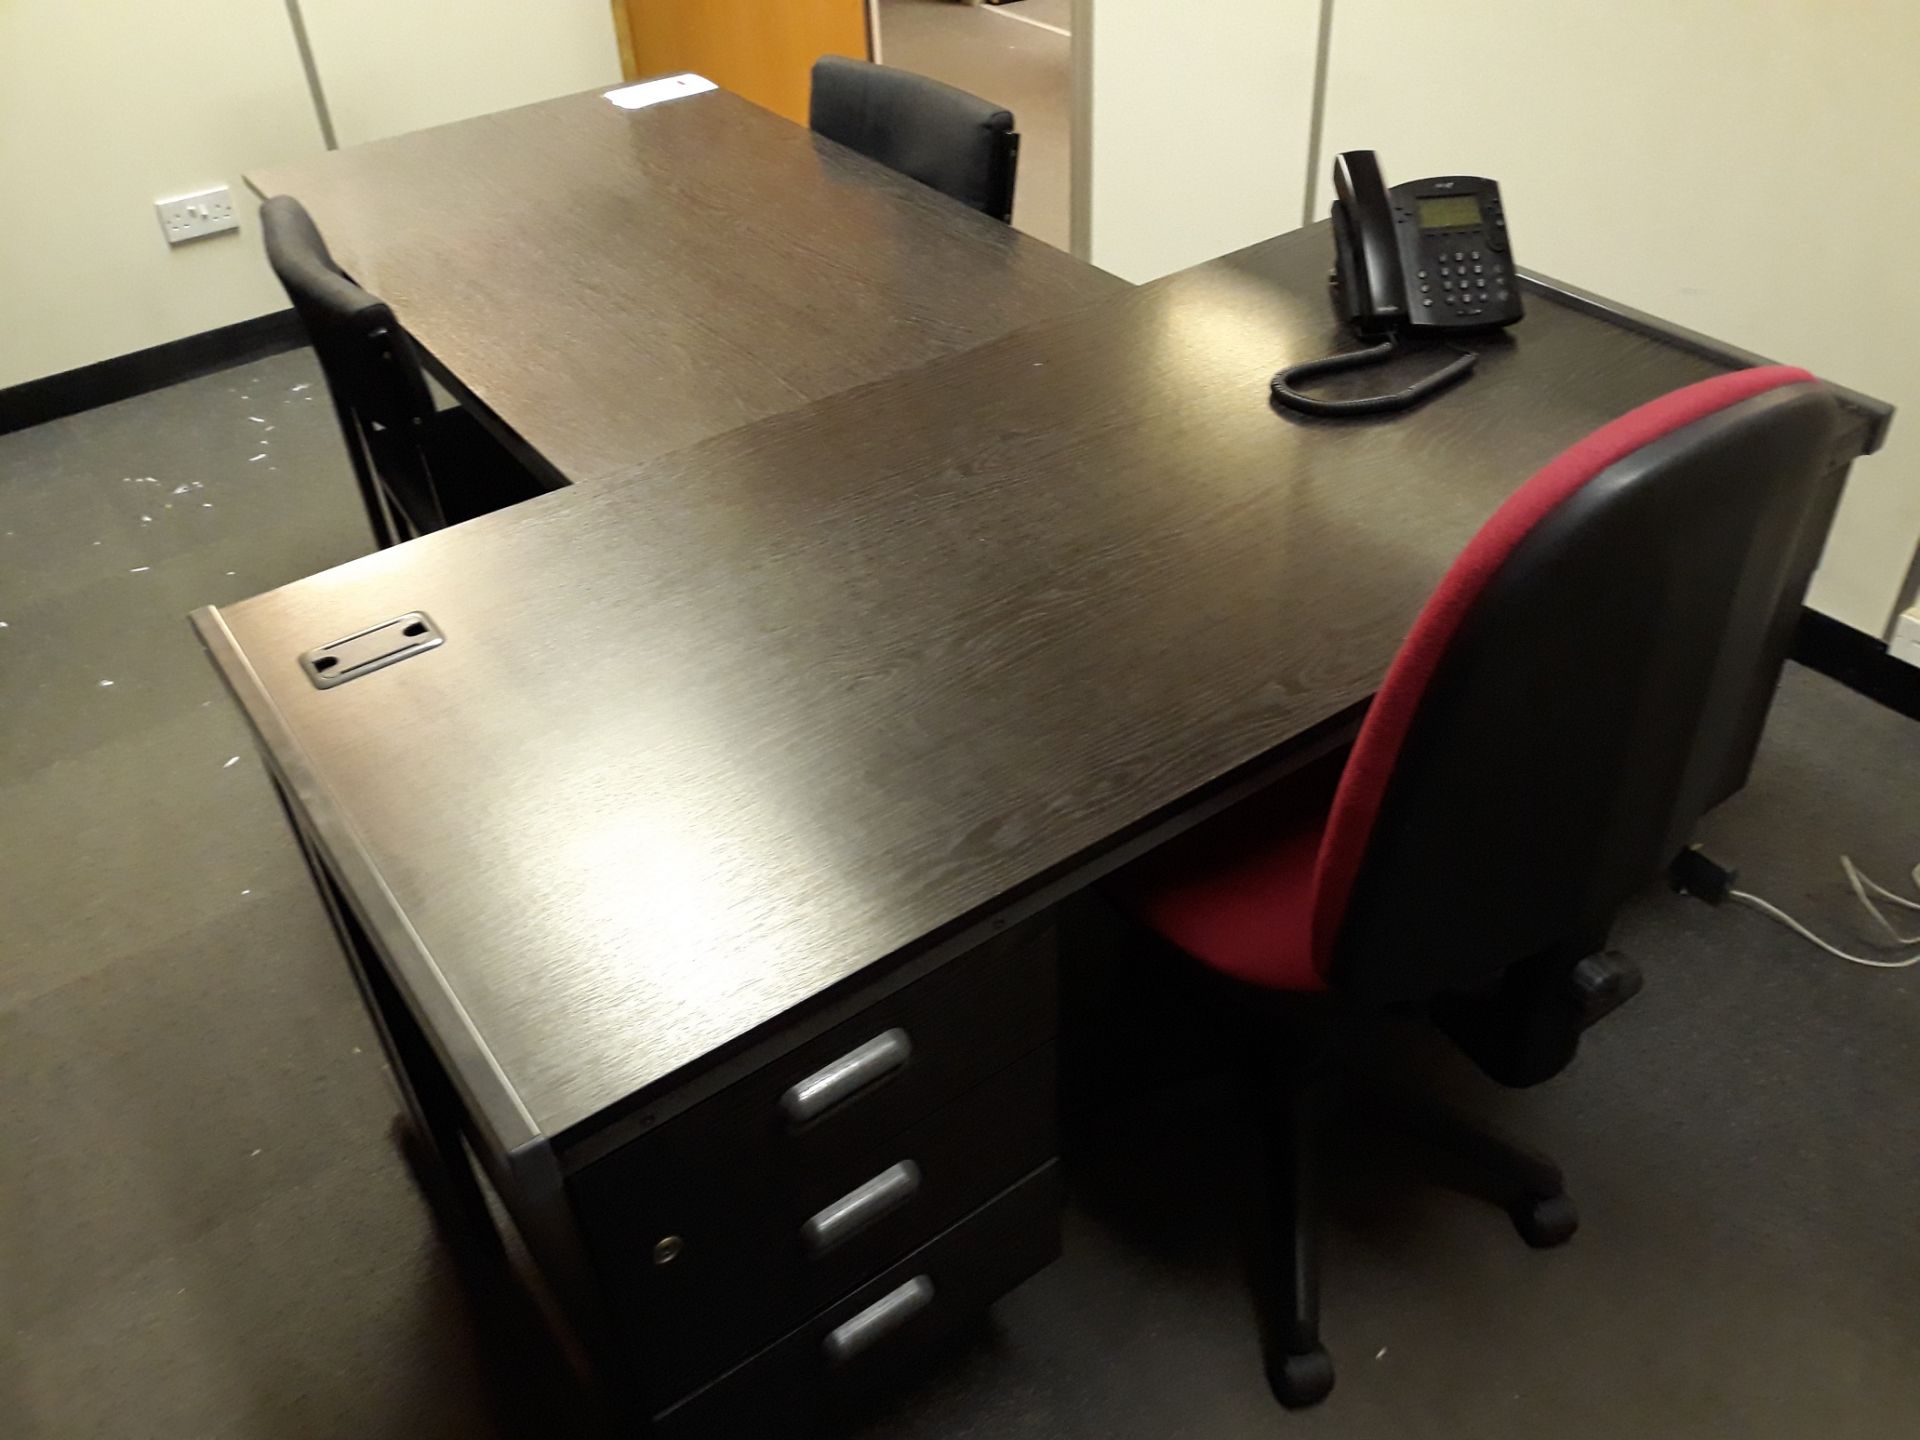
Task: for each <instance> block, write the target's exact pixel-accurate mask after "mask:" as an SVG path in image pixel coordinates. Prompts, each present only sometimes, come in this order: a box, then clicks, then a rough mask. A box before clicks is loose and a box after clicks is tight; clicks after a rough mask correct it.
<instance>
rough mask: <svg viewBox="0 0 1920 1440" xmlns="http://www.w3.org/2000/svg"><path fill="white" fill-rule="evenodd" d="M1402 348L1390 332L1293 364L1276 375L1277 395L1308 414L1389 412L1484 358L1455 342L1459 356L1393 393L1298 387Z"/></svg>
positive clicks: (1371, 362) (1460, 377) (1373, 361)
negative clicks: (1326, 392) (1333, 392)
mask: <svg viewBox="0 0 1920 1440" xmlns="http://www.w3.org/2000/svg"><path fill="white" fill-rule="evenodd" d="M1400 349H1401V343H1400V338H1399V337H1398V336H1388V337H1387V338H1386V339H1385V340H1382V341H1381V342H1380V343H1379V344H1378V345H1369V346H1367V348H1366V349H1364V350H1348V351H1344V352H1343V353H1341V354H1339V355H1328V356H1326V357H1325V358H1324V359H1321V360H1304V361H1302V362H1301V363H1300V364H1298V365H1289V366H1288V367H1287V368H1286V369H1284V370H1282V371H1280V372H1279V373H1278V374H1276V375H1275V376H1274V377H1273V382H1272V385H1273V398H1274V399H1275V400H1276V401H1278V402H1279V403H1280V404H1282V405H1285V406H1286V407H1287V408H1288V409H1289V410H1298V411H1300V412H1301V413H1302V414H1305V415H1331V416H1344V415H1385V414H1389V413H1391V412H1393V411H1395V410H1405V409H1407V408H1408V407H1409V406H1412V405H1418V404H1419V403H1420V402H1421V401H1422V400H1424V399H1426V398H1427V397H1428V396H1429V395H1432V394H1433V393H1434V392H1435V391H1438V390H1443V389H1445V388H1446V387H1447V386H1449V385H1451V384H1453V383H1454V381H1456V380H1464V379H1465V378H1466V377H1467V375H1468V373H1469V372H1470V371H1472V369H1473V367H1474V366H1475V365H1476V364H1477V363H1478V362H1479V360H1480V357H1479V355H1477V354H1476V353H1474V352H1473V351H1471V350H1462V349H1461V348H1460V347H1459V346H1458V345H1455V346H1453V347H1452V349H1453V350H1454V351H1455V352H1456V354H1457V355H1458V356H1459V358H1458V359H1457V360H1454V361H1453V362H1451V363H1450V364H1448V365H1445V366H1443V367H1442V368H1440V369H1438V370H1436V371H1434V372H1433V374H1431V375H1427V376H1424V377H1422V378H1421V379H1419V380H1416V381H1414V382H1413V384H1411V385H1409V386H1407V388H1406V389H1404V390H1395V391H1394V392H1393V393H1392V394H1389V395H1364V396H1361V397H1360V398H1359V399H1357V400H1323V399H1321V398H1320V397H1318V396H1315V395H1303V394H1302V393H1301V392H1300V391H1299V390H1298V389H1296V388H1295V387H1296V386H1298V385H1299V384H1300V383H1301V382H1302V381H1306V380H1313V379H1317V378H1318V377H1320V376H1322V375H1333V374H1337V373H1339V372H1340V371H1342V370H1358V369H1361V368H1362V367H1364V366H1367V365H1375V364H1378V363H1380V362H1381V361H1384V360H1388V359H1391V358H1392V357H1393V356H1394V355H1395V354H1397V353H1399V351H1400Z"/></svg>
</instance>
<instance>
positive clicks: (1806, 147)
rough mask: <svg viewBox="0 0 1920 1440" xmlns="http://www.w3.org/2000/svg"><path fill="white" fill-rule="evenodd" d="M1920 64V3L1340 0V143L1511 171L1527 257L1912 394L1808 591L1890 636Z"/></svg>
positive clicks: (1917, 424) (1409, 162) (1916, 460)
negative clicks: (1918, 60) (1457, 63)
mask: <svg viewBox="0 0 1920 1440" xmlns="http://www.w3.org/2000/svg"><path fill="white" fill-rule="evenodd" d="M1114 3H1116V0H1100V4H1101V5H1102V7H1103V8H1104V7H1106V6H1108V5H1110V4H1114ZM1463 46H1465V47H1466V48H1465V49H1464V50H1463V48H1462V47H1463ZM1916 55H1920V6H1916V5H1915V4H1914V3H1913V0H1845V3H1815V0H1562V3H1558V4H1543V3H1540V0H1472V3H1467V4H1459V5H1445V6H1443V5H1433V4H1428V3H1425V0H1338V4H1337V7H1336V10H1335V21H1334V27H1333V48H1332V63H1331V67H1330V70H1329V76H1328V86H1327V94H1328V105H1327V111H1326V119H1325V125H1326V131H1325V135H1326V144H1325V146H1324V150H1323V153H1324V154H1325V155H1326V156H1327V157H1328V163H1331V157H1332V156H1333V155H1334V154H1335V153H1337V152H1338V151H1340V150H1345V149H1375V150H1378V151H1380V154H1381V162H1382V165H1383V167H1384V168H1385V170H1386V172H1387V179H1388V182H1389V183H1392V182H1394V181H1396V180H1411V179H1416V178H1418V177H1419V176H1422V175H1433V174H1446V173H1449V172H1457V171H1467V172H1472V173H1481V174H1488V175H1492V176H1493V177H1495V178H1496V179H1498V180H1499V181H1500V186H1501V193H1502V197H1503V199H1504V200H1505V202H1506V206H1507V214H1508V217H1509V219H1510V221H1511V222H1512V225H1513V232H1514V237H1515V238H1514V250H1515V253H1516V254H1517V255H1518V256H1519V258H1520V260H1521V263H1523V264H1526V265H1530V266H1532V267H1534V268H1535V269H1538V270H1541V271H1543V272H1545V273H1546V274H1549V275H1554V276H1558V277H1560V278H1562V279H1566V280H1568V281H1571V282H1573V283H1575V284H1578V285H1581V286H1584V287H1586V288H1587V289H1590V290H1596V291H1598V292H1600V293H1601V294H1603V295H1608V296H1611V297H1613V298H1616V299H1619V300H1622V301H1625V302H1626V303H1628V304H1630V305H1634V306H1637V307H1639V308H1641V309H1644V310H1648V311H1651V312H1653V313H1654V314H1656V315H1661V316H1664V317H1667V318H1670V319H1672V320H1676V321H1678V322H1680V323H1681V324H1683V325H1688V326H1691V327H1693V328H1695V329H1698V330H1703V331H1705V332H1706V333H1708V334H1710V335H1714V336H1718V337H1720V338H1723V339H1726V340H1730V341H1732V342H1734V343H1735V344H1738V345H1743V346H1746V347H1748V348H1750V349H1753V350H1757V351H1760V352H1761V353H1762V354H1766V355H1769V356H1772V357H1774V358H1776V359H1779V360H1782V361H1788V362H1792V363H1796V364H1802V365H1805V366H1807V367H1808V368H1809V369H1811V370H1814V371H1816V372H1817V373H1820V374H1822V375H1825V376H1828V377H1829V378H1831V379H1833V380H1836V381H1838V382H1840V383H1843V384H1846V385H1851V386H1853V387H1855V388H1857V389H1860V390H1864V391H1866V392H1868V393H1869V394H1872V395H1875V396H1878V397H1880V398H1883V399H1887V400H1891V401H1893V402H1895V403H1896V404H1898V405H1899V406H1900V407H1901V408H1902V410H1903V411H1904V412H1905V414H1904V415H1902V416H1901V417H1900V418H1897V419H1896V420H1895V421H1894V426H1893V431H1892V437H1891V439H1890V441H1889V447H1888V450H1887V451H1886V453H1884V454H1882V455H1879V456H1875V457H1873V458H1870V459H1868V460H1865V461H1862V462H1861V463H1860V464H1859V465H1858V466H1857V467H1856V468H1855V471H1854V477H1853V480H1852V482H1851V484H1850V486H1849V488H1848V492H1847V497H1846V500H1845V503H1844V505H1843V506H1842V509H1841V513H1840V517H1839V519H1838V521H1837V523H1836V525H1835V529H1834V533H1833V537H1832V539H1831V541H1830V542H1829V544H1828V548H1827V554H1826V559H1825V562H1824V563H1823V564H1822V566H1821V569H1820V573H1819V574H1818V576H1817V577H1816V579H1815V582H1814V589H1813V593H1812V596H1811V603H1812V604H1813V605H1814V606H1815V607H1816V608H1818V609H1820V610H1822V611H1825V612H1826V613H1827V614H1829V615H1832V616H1834V617H1835V618H1837V619H1840V620H1843V621H1845V622H1847V623H1848V624H1850V625H1853V626H1855V627H1856V628H1858V629H1861V630H1866V631H1868V632H1870V633H1873V634H1876V635H1883V634H1884V633H1885V632H1886V631H1887V629H1888V627H1889V625H1890V624H1891V623H1892V617H1893V614H1894V612H1895V610H1896V609H1898V608H1899V607H1898V604H1897V603H1896V602H1898V601H1899V600H1901V599H1903V598H1904V597H1902V596H1901V595H1900V594H1899V592H1900V590H1901V588H1902V586H1903V583H1904V581H1905V577H1906V575H1907V571H1908V566H1909V564H1910V562H1911V560H1912V557H1913V555H1914V551H1915V548H1916V546H1917V545H1920V344H1916V343H1915V340H1914V335H1915V333H1916V332H1917V331H1920V266H1916V265H1915V264H1914V263H1913V260H1912V252H1913V249H1914V242H1913V236H1914V235H1915V234H1916V233H1920V164H1916V163H1915V161H1914V160H1913V158H1912V155H1911V154H1910V151H1911V148H1912V146H1913V144H1914V142H1915V140H1916V138H1920V86H1916V85H1915V84H1914V81H1913V61H1914V57H1915V56H1916ZM1435 57H1442V58H1444V59H1448V60H1454V59H1470V62H1471V64H1470V66H1469V67H1468V68H1469V72H1470V78H1466V77H1465V76H1463V74H1462V71H1461V70H1460V69H1458V68H1456V67H1454V66H1453V65H1450V64H1439V65H1437V64H1435V63H1434V60H1435ZM1193 88H1194V89H1195V90H1196V92H1198V91H1200V90H1204V89H1205V88H1207V86H1206V85H1204V84H1202V83H1200V82H1199V81H1198V79H1197V77H1196V79H1195V81H1194V84H1193ZM1204 143H1206V144H1208V145H1219V146H1222V147H1231V148H1236V149H1237V148H1238V147H1239V144H1240V141H1239V138H1238V137H1237V136H1230V135H1228V134H1227V133H1225V132H1224V131H1222V132H1219V133H1217V134H1210V135H1208V136H1207V137H1205V139H1204ZM1244 173H1247V174H1257V173H1258V171H1257V170H1255V169H1253V168H1252V167H1247V169H1246V170H1245V172H1244ZM1327 189H1328V187H1327V185H1326V184H1325V182H1324V178H1323V179H1322V183H1321V184H1320V186H1319V191H1318V195H1319V204H1320V207H1321V209H1322V210H1324V208H1325V206H1326V204H1327V202H1328V200H1329V199H1330V196H1329V195H1328V193H1327ZM1523 325H1524V322H1523Z"/></svg>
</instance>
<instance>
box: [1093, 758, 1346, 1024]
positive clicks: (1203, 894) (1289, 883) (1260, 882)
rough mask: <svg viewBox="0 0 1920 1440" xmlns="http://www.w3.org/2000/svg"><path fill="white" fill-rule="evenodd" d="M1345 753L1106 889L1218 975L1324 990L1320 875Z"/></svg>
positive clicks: (1166, 848) (1185, 838)
mask: <svg viewBox="0 0 1920 1440" xmlns="http://www.w3.org/2000/svg"><path fill="white" fill-rule="evenodd" d="M1345 759H1346V756H1345V754H1344V753H1342V754H1339V755H1335V756H1333V757H1332V758H1331V759H1330V760H1327V761H1323V762H1321V763H1319V764H1317V765H1315V766H1313V767H1311V768H1309V769H1308V770H1305V771H1303V772H1301V773H1300V774H1299V775H1297V776H1295V777H1293V778H1292V779H1291V780H1286V781H1282V782H1281V783H1279V784H1277V785H1274V786H1272V787H1270V788H1269V789H1267V790H1263V791H1262V792H1260V793H1259V794H1258V795H1255V796H1253V797H1252V798H1251V799H1249V800H1246V801H1243V802H1242V803H1241V804H1239V805H1236V806H1235V807H1234V808H1233V809H1231V810H1228V811H1227V812H1226V813H1225V814H1223V815H1218V816H1216V817H1214V818H1213V819H1212V820H1209V821H1207V822H1206V823H1205V824H1202V825H1200V826H1197V827H1196V828H1195V829H1193V830H1191V831H1189V832H1188V833H1187V834H1185V835H1182V836H1180V837H1179V838H1178V839H1175V840H1172V841H1170V842H1168V843H1167V844H1165V845H1162V846H1161V847H1160V848H1159V849H1158V850H1156V851H1154V852H1153V854H1151V855H1149V856H1147V857H1146V858H1145V859H1143V860H1141V861H1139V862H1137V863H1136V864H1134V865H1131V866H1129V867H1127V868H1126V869H1125V870H1123V871H1121V872H1120V873H1119V875H1117V876H1116V877H1115V878H1114V879H1113V880H1111V881H1109V882H1108V884H1107V887H1106V888H1107V892H1108V894H1110V895H1111V896H1112V897H1113V899H1114V900H1115V901H1116V902H1117V903H1118V904H1119V905H1121V906H1122V907H1123V908H1124V909H1127V910H1129V911H1131V912H1132V913H1133V914H1134V915H1136V916H1137V917H1138V918H1139V919H1140V920H1141V921H1143V922H1144V923H1145V924H1146V925H1147V926H1148V927H1149V928H1151V929H1152V930H1154V931H1156V932H1157V933H1158V934H1160V935H1161V936H1163V937H1164V938H1165V939H1167V940H1170V941H1171V942H1172V943H1173V944H1175V945H1177V946H1179V947H1180V948H1181V949H1182V950H1184V951H1186V952H1187V954H1189V955H1191V956H1192V957H1193V958H1194V959H1196V960H1198V961H1200V962H1201V963H1202V964H1204V965H1206V966H1208V967H1209V968H1211V969H1214V970H1218V971H1220V972H1221V973H1222V974H1224V975H1229V976H1231V977H1233V978H1234V979H1236V980H1244V981H1247V982H1249V983H1251V984H1255V985H1263V986H1266V987H1268V988H1270V989H1275V990H1324V989H1325V988H1326V980H1325V978H1324V977H1323V976H1322V975H1321V974H1320V972H1319V970H1318V969H1317V968H1316V967H1315V964H1314V958H1313V871H1314V865H1315V863H1316V861H1317V860H1318V858H1319V854H1320V837H1321V836H1322V834H1324V833H1325V831H1326V826H1327V812H1328V810H1329V808H1330V807H1331V806H1332V803H1333V792H1334V788H1335V787H1336V786H1337V785H1338V784H1339V781H1340V770H1341V766H1342V764H1343V763H1344V761H1345Z"/></svg>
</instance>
